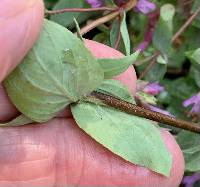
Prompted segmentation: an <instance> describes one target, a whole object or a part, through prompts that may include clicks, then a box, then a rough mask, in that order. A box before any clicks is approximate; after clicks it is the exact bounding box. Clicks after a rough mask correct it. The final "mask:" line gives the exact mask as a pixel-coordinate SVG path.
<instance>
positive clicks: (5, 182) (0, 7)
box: [0, 0, 184, 187]
mask: <svg viewBox="0 0 200 187" xmlns="http://www.w3.org/2000/svg"><path fill="white" fill-rule="evenodd" d="M42 20H43V4H42V1H41V0H20V1H13V0H1V4H0V28H1V32H0V49H1V51H0V82H1V81H2V80H3V79H4V78H5V76H6V75H7V74H8V73H9V72H10V71H12V70H13V69H14V67H15V66H16V65H17V64H18V63H19V62H20V61H21V60H22V58H23V57H24V55H25V54H26V53H27V51H28V50H29V49H30V48H31V46H32V45H33V43H34V41H35V40H36V38H37V37H38V35H39V31H40V29H41V25H42ZM86 46H87V47H88V49H90V50H91V51H92V53H93V54H94V55H95V56H96V57H98V58H102V57H116V58H117V57H120V56H122V54H121V53H119V52H117V51H116V50H113V49H111V48H109V47H107V46H104V45H102V44H98V43H96V42H92V41H88V40H87V41H86ZM117 79H118V80H120V81H121V82H122V83H124V84H126V85H127V86H128V87H129V89H130V91H131V92H132V93H133V94H134V92H135V86H136V74H135V71H134V69H133V67H130V68H129V69H128V70H127V71H126V72H125V73H123V74H122V75H120V76H119V77H118V78H117ZM64 113H67V111H65V112H64ZM17 114H18V112H17V110H16V109H15V107H14V106H13V105H12V104H11V103H10V101H9V99H8V97H7V95H6V93H5V91H4V89H3V87H0V121H5V120H9V119H11V118H14V117H16V115H17ZM161 134H162V137H163V139H164V142H165V143H166V145H167V147H168V149H169V151H170V152H171V154H172V157H173V166H172V169H171V174H170V177H168V178H167V177H164V176H162V175H160V174H157V173H155V172H152V171H150V170H148V169H146V168H143V167H139V166H136V165H134V164H131V163H129V162H126V161H125V160H123V159H122V158H120V157H118V156H116V155H114V154H113V153H111V152H110V151H108V150H107V149H106V148H104V147H103V146H102V145H100V144H98V143H97V142H95V141H94V140H93V139H92V138H91V137H89V136H88V135H87V134H85V133H84V132H83V131H82V130H81V129H79V128H78V126H77V125H76V123H75V122H74V120H73V119H72V118H69V117H68V118H66V116H65V117H62V118H55V119H53V120H51V121H49V122H47V123H46V125H43V124H42V125H32V126H30V125H28V126H24V127H12V128H0V166H1V167H0V186H4V187H5V186H20V187H21V186H52V187H53V186H66V185H76V186H77V185H81V186H84V185H88V186H97V185H98V186H146V187H156V186H159V187H160V186H162V187H175V186H178V184H179V183H180V180H181V178H182V176H183V171H184V161H183V155H182V153H181V150H180V148H179V146H178V145H177V143H176V141H175V140H174V138H173V136H172V135H170V134H169V133H168V132H167V131H164V130H162V131H161Z"/></svg>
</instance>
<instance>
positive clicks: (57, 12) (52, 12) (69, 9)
mask: <svg viewBox="0 0 200 187" xmlns="http://www.w3.org/2000/svg"><path fill="white" fill-rule="evenodd" d="M118 9H119V8H110V7H98V8H65V9H60V10H47V11H46V15H50V16H51V15H55V14H62V13H66V12H96V11H111V12H113V11H116V10H118Z"/></svg>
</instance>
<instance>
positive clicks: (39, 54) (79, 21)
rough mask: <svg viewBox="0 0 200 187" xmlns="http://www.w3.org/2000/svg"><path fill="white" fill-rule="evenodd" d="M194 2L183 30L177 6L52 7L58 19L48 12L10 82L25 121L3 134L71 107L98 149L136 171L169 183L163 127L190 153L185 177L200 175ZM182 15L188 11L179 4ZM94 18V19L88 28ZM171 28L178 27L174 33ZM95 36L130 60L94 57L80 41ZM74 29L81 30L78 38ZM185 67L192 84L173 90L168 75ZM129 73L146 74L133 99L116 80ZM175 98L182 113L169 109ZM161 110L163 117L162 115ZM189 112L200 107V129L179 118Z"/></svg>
mask: <svg viewBox="0 0 200 187" xmlns="http://www.w3.org/2000/svg"><path fill="white" fill-rule="evenodd" d="M170 2H171V1H170ZM192 3H193V4H191V5H192V6H191V14H192V15H191V16H190V15H189V16H188V19H186V22H183V20H182V19H180V18H179V17H178V16H175V15H176V14H182V12H179V11H178V8H177V7H178V6H179V5H176V2H175V1H173V2H171V4H169V3H168V1H164V0H163V1H161V2H160V1H156V0H155V1H152V2H151V1H148V0H139V1H135V0H130V1H129V0H121V1H120V0H113V1H111V0H108V1H107V0H87V1H83V0H80V1H79V2H78V3H77V2H76V3H75V4H73V2H72V1H68V0H66V1H64V0H60V1H57V3H55V2H52V1H46V6H47V7H48V8H49V9H52V10H47V11H46V15H45V17H46V18H45V20H44V25H43V29H42V31H41V34H40V37H39V39H38V41H37V42H36V43H35V45H34V47H33V48H32V49H31V51H30V52H29V53H28V54H27V55H26V57H25V58H24V59H23V62H22V63H21V64H20V65H19V66H18V67H17V68H16V69H15V70H14V71H13V72H12V73H11V74H10V75H9V76H8V77H7V78H6V80H5V81H4V86H5V88H6V91H7V93H8V95H9V97H10V99H11V101H12V102H13V104H14V105H15V106H16V107H17V109H18V110H19V111H20V112H21V115H20V116H18V117H17V118H16V119H14V120H12V121H10V122H7V123H4V124H1V126H20V125H26V124H31V123H33V122H39V123H42V122H46V121H48V120H50V119H52V118H54V117H55V116H56V115H57V114H58V113H59V112H60V111H61V110H63V109H64V108H66V107H68V106H69V107H70V108H71V111H72V115H73V117H74V119H75V121H76V122H77V124H78V126H79V127H80V128H81V129H83V130H84V131H85V132H86V133H87V134H88V135H90V136H91V137H92V138H93V139H95V140H96V141H97V142H99V143H100V144H102V145H103V146H105V147H106V148H108V149H109V150H110V151H112V152H113V153H115V154H117V155H118V156H120V157H122V158H123V159H125V160H127V161H129V162H131V163H134V164H137V165H140V166H144V167H147V168H149V169H150V170H152V171H155V172H157V173H160V174H162V175H164V176H166V177H168V176H169V174H170V170H171V167H172V156H171V154H170V152H169V151H168V149H167V148H166V145H165V144H164V142H163V140H162V138H161V135H160V131H159V128H160V127H159V125H158V123H156V122H159V123H160V126H162V127H163V125H164V124H167V125H168V126H167V128H170V129H171V130H172V132H173V133H174V134H175V135H176V137H177V141H178V142H179V144H180V146H181V148H182V150H183V152H184V154H185V160H186V172H198V171H200V165H199V163H200V162H199V160H200V159H198V157H199V156H200V148H199V141H200V136H199V134H197V133H199V132H200V128H199V125H198V123H199V115H200V96H199V86H200V83H199V82H200V76H199V74H200V71H199V68H200V66H199V65H200V63H199V62H200V50H199V49H200V44H198V43H195V40H196V39H193V40H194V41H192V42H190V41H187V42H186V40H184V39H182V36H181V35H183V33H184V32H185V35H184V37H186V38H187V37H188V36H191V35H192V34H193V33H196V32H197V31H198V30H199V19H197V20H196V22H195V23H193V25H192V26H191V28H190V29H188V30H187V31H186V29H187V27H188V26H189V25H191V22H192V21H193V20H194V19H195V18H196V17H197V15H198V13H199V11H200V3H198V1H194V2H192ZM176 6H177V7H176ZM179 8H182V9H183V10H184V7H181V5H180V7H179ZM80 12H84V13H83V14H85V15H84V16H82V15H80ZM89 12H90V13H89ZM102 12H103V13H102ZM146 17H148V19H147V18H146ZM185 17H186V18H187V15H185ZM73 18H75V21H74V19H73ZM91 18H95V20H94V21H93V22H91V23H90V22H89V23H88V24H87V25H86V26H83V25H84V23H85V22H86V21H87V20H88V19H91ZM130 18H131V19H130ZM134 18H135V20H134ZM132 19H133V20H132ZM128 20H129V22H128ZM136 21H137V22H136ZM174 22H175V23H178V24H177V25H175V29H176V30H178V31H177V32H174ZM182 22H183V23H182ZM138 23H140V24H138ZM180 23H182V26H181V24H180ZM79 25H80V27H81V29H80V28H79ZM145 25H146V26H145ZM82 26H83V27H82ZM177 26H179V27H180V29H178V28H177ZM66 27H67V28H68V29H69V30H68V29H67V28H66ZM75 28H76V29H75ZM94 28H97V29H98V34H96V35H95V36H94V38H93V39H94V40H97V41H100V42H102V43H105V44H107V45H110V46H111V47H113V48H115V49H118V50H120V51H121V52H123V53H124V54H126V56H124V57H122V58H119V59H105V58H104V59H97V58H95V57H94V56H93V55H92V54H91V53H90V51H89V50H88V49H87V48H86V47H85V45H84V39H83V38H82V35H84V34H88V32H92V31H91V30H92V29H94ZM132 28H135V33H134V31H131V29H132ZM143 28H146V30H144V29H143ZM142 29H143V30H142ZM70 30H71V31H75V30H76V31H75V32H77V36H78V37H77V36H76V35H75V34H73V33H72V32H71V31H70ZM174 33H175V34H174ZM92 34H93V33H92ZM196 35H197V34H196ZM196 35H195V36H194V38H196V37H197V36H196ZM141 39H142V40H141ZM175 57H177V60H175V61H176V62H175V64H172V63H173V61H174V59H175ZM186 58H187V60H189V61H190V62H189V64H190V66H191V69H190V71H189V72H187V73H188V75H187V76H181V75H182V74H180V76H178V77H177V78H175V79H174V80H173V81H172V83H170V79H169V77H166V75H167V74H168V73H169V69H170V68H171V69H173V68H175V69H176V70H177V69H178V70H179V71H181V73H182V71H184V69H183V61H184V60H186ZM131 65H134V66H135V67H136V70H137V72H138V74H139V81H138V88H137V92H136V95H135V96H134V97H133V96H132V95H131V93H130V92H129V90H128V88H126V86H124V85H122V84H121V83H120V82H118V81H116V80H113V79H112V78H113V77H114V76H117V75H119V74H121V73H123V72H125V71H126V70H127V69H128V67H129V66H131ZM171 71H172V70H171ZM174 71H175V70H174ZM172 72H173V71H172ZM180 85H181V87H182V88H183V87H184V88H185V89H186V90H183V89H182V88H180V87H179V86H180ZM156 96H158V97H156ZM175 99H176V100H177V102H178V106H180V107H179V109H177V108H176V107H175V106H174V103H173V102H172V100H175ZM157 103H160V104H161V105H163V106H165V109H164V108H163V109H161V108H158V107H157V106H156V105H157ZM190 105H193V107H192V109H191V111H190V112H189V113H188V114H187V115H188V117H190V118H191V117H192V118H193V120H194V121H195V122H196V123H192V122H189V121H184V120H188V119H187V118H186V117H185V115H184V114H181V110H183V109H185V108H184V107H188V106H190ZM181 107H182V108H181ZM180 108H181V110H180ZM182 112H183V111H182ZM176 117H180V118H182V119H183V120H179V119H177V118H176ZM169 125H172V126H175V127H172V128H171V127H170V126H169ZM164 127H165V126H164ZM177 127H178V128H181V129H185V130H179V129H178V128H177ZM186 130H189V131H192V132H189V131H186ZM186 140H188V141H187V142H186ZM191 140H192V141H191ZM192 144H193V145H192ZM195 160H196V161H195ZM195 176H196V175H195ZM185 181H186V182H185V184H186V183H187V180H186V179H185Z"/></svg>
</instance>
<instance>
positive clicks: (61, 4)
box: [50, 0, 85, 26]
mask: <svg viewBox="0 0 200 187" xmlns="http://www.w3.org/2000/svg"><path fill="white" fill-rule="evenodd" d="M84 3H85V2H84V0H78V1H71V0H60V1H58V3H57V4H56V5H55V6H54V8H53V10H59V9H64V8H83V6H84ZM80 14H81V13H80V12H66V13H63V14H56V15H52V16H51V18H50V19H51V20H52V21H55V22H57V23H59V24H61V25H63V26H69V25H71V24H72V23H73V22H74V20H73V18H76V19H77V18H78V16H79V15H80Z"/></svg>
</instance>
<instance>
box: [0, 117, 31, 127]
mask: <svg viewBox="0 0 200 187" xmlns="http://www.w3.org/2000/svg"><path fill="white" fill-rule="evenodd" d="M33 122H34V121H33V120H31V119H30V118H27V117H26V116H25V115H23V114H21V115H19V116H18V117H16V118H15V119H13V120H11V121H10V122H7V123H3V124H0V127H17V126H22V125H26V124H30V123H33Z"/></svg>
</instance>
